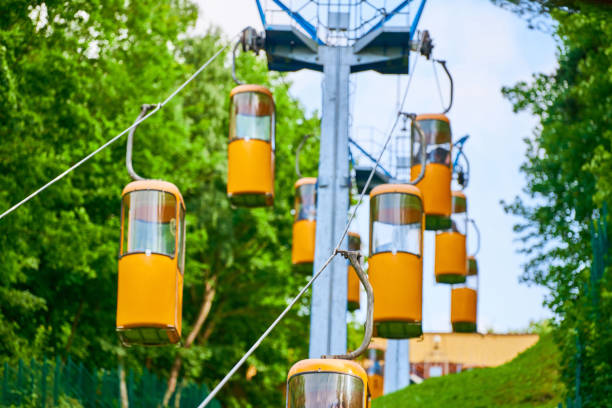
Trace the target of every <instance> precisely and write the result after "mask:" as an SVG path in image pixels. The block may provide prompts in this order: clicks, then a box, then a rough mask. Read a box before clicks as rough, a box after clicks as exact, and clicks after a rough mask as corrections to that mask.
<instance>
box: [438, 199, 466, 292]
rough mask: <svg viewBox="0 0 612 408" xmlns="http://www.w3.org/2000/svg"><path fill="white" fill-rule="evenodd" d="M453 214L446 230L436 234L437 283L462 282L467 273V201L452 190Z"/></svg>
mask: <svg viewBox="0 0 612 408" xmlns="http://www.w3.org/2000/svg"><path fill="white" fill-rule="evenodd" d="M452 196H453V200H452V203H453V205H452V207H453V214H452V216H451V226H450V228H449V229H448V230H446V231H443V232H438V233H437V234H436V255H435V266H434V270H435V275H436V282H438V283H450V284H454V283H462V282H465V278H466V275H467V255H466V232H467V221H468V218H467V201H466V199H465V195H464V194H463V193H462V192H461V191H453V194H452Z"/></svg>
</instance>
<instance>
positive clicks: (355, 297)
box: [347, 232, 361, 312]
mask: <svg viewBox="0 0 612 408" xmlns="http://www.w3.org/2000/svg"><path fill="white" fill-rule="evenodd" d="M348 237H349V242H348V246H349V251H359V250H361V237H360V236H359V234H358V233H356V232H349V233H348ZM347 280H348V290H347V307H348V310H349V311H351V312H352V311H355V310H357V309H359V277H358V276H357V272H355V268H353V266H352V265H351V264H350V263H349V265H348V278H347Z"/></svg>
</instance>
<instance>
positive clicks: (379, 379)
mask: <svg viewBox="0 0 612 408" xmlns="http://www.w3.org/2000/svg"><path fill="white" fill-rule="evenodd" d="M384 353H385V352H384V350H380V349H377V348H374V347H371V346H370V348H369V349H368V360H369V365H368V368H367V369H366V373H367V374H368V385H369V387H370V394H371V397H372V399H376V398H378V397H380V396H382V395H383V391H384V375H385V374H384Z"/></svg>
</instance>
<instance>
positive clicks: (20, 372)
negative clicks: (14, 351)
mask: <svg viewBox="0 0 612 408" xmlns="http://www.w3.org/2000/svg"><path fill="white" fill-rule="evenodd" d="M22 379H23V360H22V359H19V366H18V368H17V390H18V391H19V392H17V398H18V399H19V402H20V403H21V392H20V391H21V389H22V388H23V386H22V385H21V380H22Z"/></svg>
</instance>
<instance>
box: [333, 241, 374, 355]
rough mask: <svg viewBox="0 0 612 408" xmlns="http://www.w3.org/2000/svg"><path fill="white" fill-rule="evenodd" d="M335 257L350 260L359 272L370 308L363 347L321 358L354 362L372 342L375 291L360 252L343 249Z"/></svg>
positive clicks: (337, 250)
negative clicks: (364, 267)
mask: <svg viewBox="0 0 612 408" xmlns="http://www.w3.org/2000/svg"><path fill="white" fill-rule="evenodd" d="M334 255H342V256H343V257H345V258H346V259H348V260H349V262H350V263H351V265H352V266H353V268H355V272H357V276H359V280H360V281H361V284H362V285H363V287H364V288H365V291H366V295H367V299H368V308H367V311H366V321H365V324H364V326H365V333H364V335H363V341H362V342H361V345H360V346H359V347H357V349H356V350H355V351H352V352H350V353H347V354H340V355H331V356H321V358H335V359H342V360H354V359H355V358H357V357H359V356H360V355H362V354H363V353H364V352H365V351H366V350H367V349H368V346H369V345H370V341H372V334H373V332H374V290H373V289H372V285H371V284H370V281H369V280H368V275H366V273H365V272H364V270H363V268H362V267H361V253H360V252H359V251H344V250H341V249H336V250H335V251H334Z"/></svg>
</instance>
